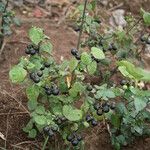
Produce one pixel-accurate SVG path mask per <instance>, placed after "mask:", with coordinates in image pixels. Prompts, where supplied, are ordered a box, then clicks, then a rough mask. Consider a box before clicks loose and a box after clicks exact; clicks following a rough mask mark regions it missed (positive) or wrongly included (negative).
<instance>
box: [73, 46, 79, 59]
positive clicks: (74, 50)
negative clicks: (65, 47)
mask: <svg viewBox="0 0 150 150" xmlns="http://www.w3.org/2000/svg"><path fill="white" fill-rule="evenodd" d="M71 54H72V55H73V56H74V57H75V58H76V59H77V60H80V59H81V56H80V53H79V51H78V50H77V49H75V48H73V49H71Z"/></svg>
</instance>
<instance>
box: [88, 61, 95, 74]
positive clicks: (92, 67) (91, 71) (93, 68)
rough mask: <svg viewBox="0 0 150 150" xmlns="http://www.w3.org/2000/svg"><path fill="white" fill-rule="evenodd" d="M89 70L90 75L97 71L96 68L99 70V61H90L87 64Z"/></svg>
mask: <svg viewBox="0 0 150 150" xmlns="http://www.w3.org/2000/svg"><path fill="white" fill-rule="evenodd" d="M87 70H88V73H89V74H90V75H93V74H94V73H95V72H96V70H97V63H96V61H93V62H92V63H90V64H89V65H88V66H87Z"/></svg>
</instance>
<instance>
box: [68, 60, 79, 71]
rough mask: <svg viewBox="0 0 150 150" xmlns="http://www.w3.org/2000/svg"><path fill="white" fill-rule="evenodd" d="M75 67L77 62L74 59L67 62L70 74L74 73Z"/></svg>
mask: <svg viewBox="0 0 150 150" xmlns="http://www.w3.org/2000/svg"><path fill="white" fill-rule="evenodd" d="M77 66H78V60H76V59H75V58H73V59H71V60H70V62H69V68H70V71H71V72H72V71H74V70H75V69H76V67H77Z"/></svg>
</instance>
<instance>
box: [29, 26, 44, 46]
mask: <svg viewBox="0 0 150 150" xmlns="http://www.w3.org/2000/svg"><path fill="white" fill-rule="evenodd" d="M29 38H30V40H31V41H32V42H33V43H34V44H35V45H38V44H39V43H40V42H41V41H43V39H44V38H45V35H44V32H43V30H42V29H41V28H37V27H32V28H31V29H30V30H29Z"/></svg>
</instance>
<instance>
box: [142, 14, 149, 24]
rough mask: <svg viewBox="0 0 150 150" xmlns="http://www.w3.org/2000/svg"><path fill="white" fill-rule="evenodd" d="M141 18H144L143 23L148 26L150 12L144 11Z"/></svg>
mask: <svg viewBox="0 0 150 150" xmlns="http://www.w3.org/2000/svg"><path fill="white" fill-rule="evenodd" d="M143 19H144V23H145V24H146V25H147V26H150V13H149V12H144V14H143Z"/></svg>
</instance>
